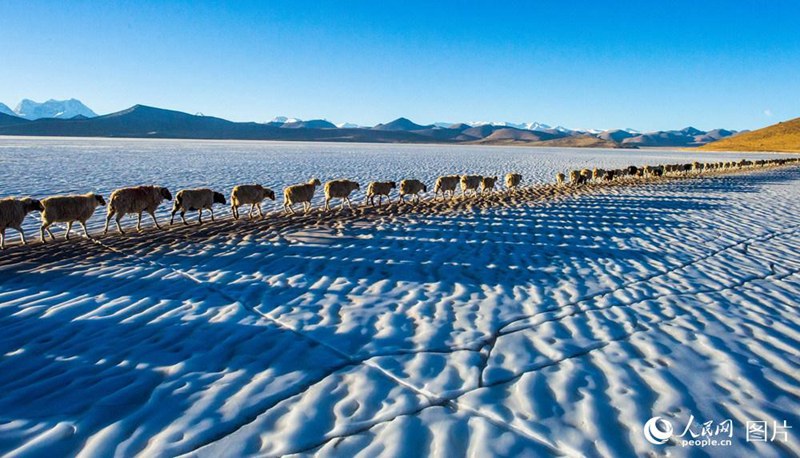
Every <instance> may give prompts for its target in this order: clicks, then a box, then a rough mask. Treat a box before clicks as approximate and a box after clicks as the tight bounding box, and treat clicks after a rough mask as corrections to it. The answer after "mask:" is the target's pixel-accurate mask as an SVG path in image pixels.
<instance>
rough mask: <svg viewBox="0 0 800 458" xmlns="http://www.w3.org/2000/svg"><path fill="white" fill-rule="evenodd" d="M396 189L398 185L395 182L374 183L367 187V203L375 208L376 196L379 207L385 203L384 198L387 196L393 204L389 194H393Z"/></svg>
mask: <svg viewBox="0 0 800 458" xmlns="http://www.w3.org/2000/svg"><path fill="white" fill-rule="evenodd" d="M396 187H397V183H395V182H394V181H373V182H371V183H370V184H369V185H368V186H367V201H369V203H370V205H372V206H373V207H374V206H375V196H378V205H381V204H382V203H383V197H384V196H386V198H387V199H389V201H390V202H391V198H389V194H390V193H391V192H392V189H394V188H396Z"/></svg>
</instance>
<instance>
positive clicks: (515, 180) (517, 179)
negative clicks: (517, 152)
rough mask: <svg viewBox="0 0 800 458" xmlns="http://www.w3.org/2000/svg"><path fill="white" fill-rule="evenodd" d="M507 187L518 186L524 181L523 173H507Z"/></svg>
mask: <svg viewBox="0 0 800 458" xmlns="http://www.w3.org/2000/svg"><path fill="white" fill-rule="evenodd" d="M505 182H506V188H508V189H511V188H516V187H517V186H519V184H520V183H521V182H522V175H520V174H519V173H507V174H506V177H505Z"/></svg>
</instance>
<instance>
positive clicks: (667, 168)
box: [0, 158, 800, 248]
mask: <svg viewBox="0 0 800 458" xmlns="http://www.w3.org/2000/svg"><path fill="white" fill-rule="evenodd" d="M799 162H800V158H788V159H768V160H758V161H749V160H740V161H736V162H734V161H728V162H711V163H701V162H692V163H687V164H667V165H655V166H649V165H646V166H644V167H636V166H630V167H626V168H624V169H616V170H603V169H598V168H595V169H591V170H590V169H581V170H571V171H569V173H568V175H567V174H564V173H561V172H559V173H557V174H556V183H557V184H558V185H573V186H578V185H584V184H586V183H589V182H590V181H594V182H603V181H605V182H610V181H614V180H623V179H626V178H628V177H640V178H652V177H662V176H684V175H690V174H700V173H703V172H705V171H726V170H741V169H747V168H756V167H765V166H772V165H785V164H792V163H799ZM567 178H569V182H567ZM497 180H498V177H496V176H491V177H489V176H481V175H446V176H441V177H439V178H438V179H436V182H435V184H434V187H433V192H434V199H436V198H438V197H439V194H441V197H442V198H443V199H447V198H448V193H449V197H450V198H453V197H454V196H455V194H456V190H457V189H458V188H460V190H461V194H462V195H463V196H467V195H468V193H471V194H472V195H478V194H480V193H486V192H489V193H491V192H493V191H494V189H495V185H496V183H497ZM504 182H505V185H506V189H509V190H511V189H514V188H517V187H518V186H519V185H520V183H522V175H520V174H518V173H509V174H506V176H505V179H504ZM321 185H322V183H321V182H320V180H318V179H316V178H312V179H311V180H310V181H308V182H307V183H302V184H297V185H293V186H288V187H287V188H286V189H284V191H283V199H284V201H283V209H284V211H285V212H286V213H290V214H294V213H295V211H294V208H293V206H294V205H297V204H302V205H303V208H304V210H305V212H306V213H308V212H309V211H310V210H311V200H312V199H313V197H314V193H315V192H316V188H317V187H319V186H321ZM396 188H398V185H397V183H395V182H394V181H373V182H371V183H369V185H368V186H367V193H366V202H367V203H368V204H370V205H373V206H374V205H375V197H378V205H381V204H382V203H383V198H384V197H385V198H386V199H387V200H389V201H391V193H392V190H393V189H396ZM323 189H324V192H325V206H324V208H325V210H327V209H329V208H330V201H331V200H332V199H341V201H342V202H341V205H342V207H344V206H345V204H347V206H349V207H350V208H352V203H351V201H350V195H351V194H352V192H353V191H355V190H357V189H360V186H359V184H358V183H356V182H355V181H351V180H332V181H328V182H327V183H325V186H324V188H323ZM398 191H399V192H398V195H399V196H398V199H399V200H400V201H401V202H406V200H405V198H406V196H411V199H412V200H415V201H419V200H420V194H421V193H426V192H428V187H427V186H426V185H425V183H423V182H421V181H419V180H415V179H407V180H402V181H401V182H400V185H399V190H398ZM266 199H270V200H273V201H274V200H275V192H274V191H272V190H271V189H269V188H266V187H264V186H261V185H258V184H253V185H239V186H236V187H234V188H233V191H232V192H231V197H230V202H231V213H232V214H233V217H234V218H235V219H239V216H240V214H239V207H241V206H243V205H250V210H249V211H248V213H247V214H248V217H250V218H253V212H254V211H255V210H258V214H259V216H261V217H262V218H263V217H264V213H263V211H262V209H261V203H262V202H263V201H264V200H266ZM171 200H172V194H171V193H170V191H169V189H167V188H165V187H160V186H135V187H130V188H122V189H117V190H116V191H114V192H113V193H111V196H110V199H109V203H108V207H107V211H106V224H105V230H104V232H103V233H104V234H106V233H108V229H109V225H110V223H111V220H112V219H114V220H115V223H116V227H117V231H118V232H119V233H120V234H124V233H125V232H124V231H123V230H122V226H121V225H120V220H121V219H122V218H123V217H124V216H125V215H128V214H135V215H137V216H138V222H137V225H136V229H137V230H139V231H141V229H142V214H143V213H147V214H148V215H150V218H152V220H153V222H154V223H155V225H156V227H157V228H158V229H161V226H159V224H158V220H157V218H156V215H155V212H156V209H157V208H158V207H159V206H160V205H161V204H162V203H163V202H164V201H171ZM226 203H227V202H226V199H225V196H224V195H222V194H221V193H219V192H215V191H213V190H211V189H207V188H200V189H184V190H181V191H179V192H178V193H177V194H176V195H175V200H174V202H173V206H172V214H171V218H170V225H172V224H173V223H174V221H175V215H176V214H179V215H180V217H181V220H182V222H183V224H188V223H187V222H186V218H185V215H186V212H187V211H197V212H198V216H197V220H198V223H200V224H202V223H203V210H208V211H209V213H210V215H211V220H212V221H214V210H213V206H214V204H222V205H225V204H226ZM104 205H106V201H105V199H104V198H103V196H101V195H99V194H93V193H89V194H83V195H70V196H54V197H48V198H46V199H42V200H36V199H32V198H29V197H25V198H4V199H0V247H1V248H5V246H6V245H5V242H6V239H5V232H6V229H7V228H11V229H15V230H16V231H17V232H19V233H20V237H21V239H22V243H23V244H27V241H26V239H25V234H24V232H23V230H22V222H23V220H24V219H25V216H26V215H27V214H28V213H31V212H33V211H38V212H40V213H41V220H42V225H41V228H40V231H39V232H40V237H41V240H42V243H45V242H46V238H45V232H47V234H48V235H50V238H51V239H53V240H55V236H54V235H53V233H52V231H51V230H50V226H51V225H53V224H54V223H66V225H67V232H66V235H65V237H66V239H67V240H69V235H70V232H71V231H72V225H73V224H74V223H75V222H78V223H80V225H81V226H82V227H83V233H84V235H85V236H86V237H87V238H91V237H90V236H89V232H88V230H87V229H86V221H87V220H88V219H89V218H91V217H92V215H93V214H94V212H95V210H96V209H97V207H99V206H104Z"/></svg>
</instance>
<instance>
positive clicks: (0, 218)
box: [0, 197, 44, 250]
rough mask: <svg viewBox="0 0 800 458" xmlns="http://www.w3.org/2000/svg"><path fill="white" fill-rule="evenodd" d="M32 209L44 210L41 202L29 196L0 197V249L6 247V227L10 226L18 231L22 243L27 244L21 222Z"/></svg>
mask: <svg viewBox="0 0 800 458" xmlns="http://www.w3.org/2000/svg"><path fill="white" fill-rule="evenodd" d="M32 211H39V212H42V211H44V206H43V205H42V203H41V202H40V201H38V200H36V199H31V198H30V197H23V198H21V199H14V198H11V197H8V198H5V199H0V249H3V250H4V249H5V248H6V229H7V228H9V227H10V228H11V229H14V230H16V231H17V232H19V236H20V238H22V244H23V245H27V244H28V242H27V241H26V240H25V232H24V231H23V230H22V222H23V221H24V220H25V216H27V215H28V213H30V212H32Z"/></svg>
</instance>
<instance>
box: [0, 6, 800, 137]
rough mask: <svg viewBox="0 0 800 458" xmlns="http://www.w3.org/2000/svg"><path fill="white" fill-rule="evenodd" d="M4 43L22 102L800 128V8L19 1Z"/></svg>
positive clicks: (0, 21)
mask: <svg viewBox="0 0 800 458" xmlns="http://www.w3.org/2000/svg"><path fill="white" fill-rule="evenodd" d="M0 38H2V39H0V102H4V103H6V104H7V105H9V106H11V107H12V108H13V107H14V106H15V105H16V104H17V103H18V102H19V100H20V99H22V98H31V99H34V100H37V101H42V100H45V99H49V98H56V99H62V98H70V97H75V98H78V99H80V100H82V101H83V102H84V103H86V104H87V105H88V106H89V107H90V108H92V109H94V110H95V111H96V112H98V113H101V114H102V113H109V112H113V111H118V110H121V109H124V108H127V107H129V106H131V105H134V104H137V103H141V104H146V105H154V106H158V107H164V108H172V109H177V110H181V111H186V112H190V113H196V112H202V113H204V114H206V115H215V116H220V117H224V118H228V119H232V120H240V121H251V120H252V121H267V120H269V119H271V118H272V117H274V116H278V115H285V116H292V117H298V118H302V119H310V118H326V119H329V120H331V121H333V122H344V121H348V122H354V123H359V124H369V125H371V124H375V123H378V122H385V121H389V120H391V119H394V118H396V117H399V116H406V117H409V118H411V119H412V120H414V121H417V122H420V123H430V122H435V121H486V120H492V121H513V122H522V121H540V122H545V123H549V124H558V125H564V126H567V127H572V128H614V127H631V128H636V129H640V130H656V129H671V128H681V127H685V126H687V125H693V126H695V127H699V128H705V129H710V128H714V127H727V128H733V129H752V128H757V127H761V126H764V125H768V124H772V123H775V122H777V121H780V120H784V119H790V118H794V117H797V116H800V2H798V1H796V0H769V1H768V0H760V1H759V0H749V1H746V0H739V1H737V0H728V1H704V0H694V1H690V2H685V1H667V0H652V1H646V0H641V1H630V2H624V1H607V2H600V1H591V2H589V1H586V2H581V1H555V0H551V1H529V2H519V3H517V2H513V1H506V2H488V1H487V2H468V1H460V2H455V1H454V2H433V1H430V2H421V1H420V2H417V1H402V2H400V1H398V2H388V1H341V0H340V1H329V2H325V1H321V2H302V1H285V2H284V1H257V2H246V1H236V2H233V1H231V2H201V1H142V0H139V1H130V2H127V1H126V2H116V1H100V0H97V1H80V0H71V1H60V0H59V1H36V0H3V1H0Z"/></svg>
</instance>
